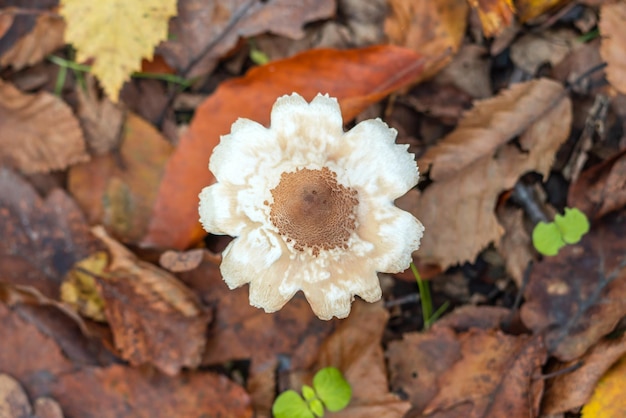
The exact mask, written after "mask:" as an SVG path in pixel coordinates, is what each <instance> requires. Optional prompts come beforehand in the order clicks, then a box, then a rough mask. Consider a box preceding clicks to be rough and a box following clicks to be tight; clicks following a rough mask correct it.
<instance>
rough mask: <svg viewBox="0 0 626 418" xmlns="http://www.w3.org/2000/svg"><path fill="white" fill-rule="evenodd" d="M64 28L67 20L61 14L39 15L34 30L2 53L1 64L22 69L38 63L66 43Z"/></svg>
mask: <svg viewBox="0 0 626 418" xmlns="http://www.w3.org/2000/svg"><path fill="white" fill-rule="evenodd" d="M64 30H65V22H64V21H63V19H62V18H61V16H58V15H55V14H52V13H42V14H40V15H39V16H37V21H36V22H35V27H34V28H33V30H32V31H30V32H29V33H28V34H26V35H24V36H22V37H21V38H20V39H19V40H18V41H17V42H16V43H15V44H13V46H12V47H11V48H10V49H9V50H7V51H6V52H5V53H3V54H1V55H0V66H3V67H6V66H12V67H13V68H14V69H16V70H20V69H22V68H24V67H26V66H29V65H33V64H36V63H38V62H39V61H41V60H43V59H44V58H45V57H46V55H48V54H50V53H51V52H54V51H55V50H56V49H58V48H60V47H62V46H63V45H64V44H65V42H64V41H63V31H64ZM0 37H1V35H0Z"/></svg>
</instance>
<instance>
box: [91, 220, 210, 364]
mask: <svg viewBox="0 0 626 418" xmlns="http://www.w3.org/2000/svg"><path fill="white" fill-rule="evenodd" d="M93 232H94V235H96V236H97V237H98V238H100V239H101V240H102V241H103V242H104V243H105V244H106V245H107V247H108V248H109V251H110V252H111V258H112V260H111V264H110V265H109V267H108V269H107V270H108V271H107V274H106V275H103V276H99V277H96V280H97V282H98V285H99V288H100V291H101V293H102V297H103V299H104V302H105V306H104V311H105V314H106V317H107V320H108V322H109V325H110V326H111V331H112V332H113V339H114V341H115V346H116V347H117V348H118V349H119V350H120V353H121V355H122V357H123V358H124V359H126V360H128V361H129V362H130V363H131V364H133V365H141V364H144V363H152V364H154V365H155V366H156V367H157V368H159V369H160V370H161V371H163V372H164V373H166V374H170V375H174V374H176V373H178V372H179V371H180V369H181V368H182V367H196V366H198V365H199V364H200V360H201V359H202V353H203V351H204V346H205V343H206V330H207V327H208V324H209V321H210V319H211V316H210V315H209V314H208V313H207V312H206V311H205V309H204V308H203V306H202V305H200V302H199V300H198V298H197V297H196V295H195V294H194V293H193V292H191V290H189V289H188V288H187V287H185V286H184V285H183V284H182V283H181V282H179V281H178V279H176V278H175V277H174V276H172V275H171V274H169V273H168V272H166V271H165V270H162V269H160V268H158V267H156V266H154V265H153V264H150V263H146V262H144V261H141V260H138V259H137V258H136V257H135V256H134V255H133V254H132V253H131V252H130V251H128V250H127V249H126V248H125V247H124V246H123V245H121V244H120V243H118V242H117V241H115V240H114V239H112V238H111V237H109V236H108V235H106V233H105V232H104V229H103V228H102V227H96V228H94V230H93Z"/></svg>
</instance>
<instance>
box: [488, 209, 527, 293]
mask: <svg viewBox="0 0 626 418" xmlns="http://www.w3.org/2000/svg"><path fill="white" fill-rule="evenodd" d="M498 221H499V222H500V224H501V225H502V227H503V228H504V230H505V233H504V235H503V236H502V239H501V240H500V241H499V242H498V243H497V244H496V247H497V249H498V251H500V253H502V255H503V256H504V262H505V264H506V269H507V271H508V273H509V274H510V275H511V277H512V278H513V280H515V284H516V285H517V287H518V288H521V287H522V282H523V279H524V272H525V271H526V268H527V267H528V263H530V261H531V260H533V259H534V254H533V249H532V241H531V239H530V235H529V234H528V231H526V228H525V227H524V212H523V211H522V210H521V209H513V208H508V207H502V208H500V209H499V210H498Z"/></svg>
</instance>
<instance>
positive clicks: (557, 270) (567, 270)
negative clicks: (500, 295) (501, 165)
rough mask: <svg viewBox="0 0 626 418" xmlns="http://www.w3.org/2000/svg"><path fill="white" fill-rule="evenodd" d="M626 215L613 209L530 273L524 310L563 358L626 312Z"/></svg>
mask: <svg viewBox="0 0 626 418" xmlns="http://www.w3.org/2000/svg"><path fill="white" fill-rule="evenodd" d="M624 237H626V219H625V218H624V217H623V216H619V214H616V215H613V216H611V215H609V216H607V217H605V218H604V219H603V220H602V222H599V223H596V224H594V225H593V227H592V228H591V230H590V231H589V233H588V234H587V235H585V236H584V237H583V238H582V240H581V241H580V242H579V243H578V244H576V245H568V246H566V247H564V248H563V249H561V251H560V252H559V254H558V255H557V256H555V257H548V258H545V259H544V260H543V261H542V262H541V263H539V264H537V265H536V266H535V267H534V268H533V271H532V273H531V276H530V281H529V283H528V286H527V288H526V292H525V297H526V303H525V304H524V305H522V309H521V316H522V320H523V321H524V323H525V324H526V326H527V327H529V328H530V329H532V330H533V332H534V333H536V334H539V333H543V334H545V341H546V346H547V348H548V351H549V352H550V354H552V355H553V356H555V357H557V358H558V359H560V360H562V361H570V360H573V359H576V358H578V357H579V356H581V355H582V354H583V353H585V351H587V349H589V347H591V346H592V345H594V344H595V343H596V342H597V341H598V340H599V339H600V338H602V337H603V336H605V335H606V334H608V333H609V332H611V331H612V330H613V328H614V327H615V325H616V324H617V322H618V321H619V320H620V319H621V318H622V317H624V315H626V250H625V249H626V241H625V239H624Z"/></svg>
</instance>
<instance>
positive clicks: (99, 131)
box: [76, 76, 126, 155]
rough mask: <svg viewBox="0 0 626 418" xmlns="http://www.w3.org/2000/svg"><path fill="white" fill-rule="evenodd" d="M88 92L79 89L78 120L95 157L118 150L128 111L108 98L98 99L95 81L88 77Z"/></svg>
mask: <svg viewBox="0 0 626 418" xmlns="http://www.w3.org/2000/svg"><path fill="white" fill-rule="evenodd" d="M86 81H87V90H86V91H85V90H83V89H80V88H79V89H77V90H76V92H77V94H78V118H79V120H80V124H81V126H82V127H83V129H84V131H85V140H86V141H87V145H88V146H89V150H90V151H91V152H92V153H93V154H94V155H104V154H106V153H108V152H110V151H112V150H113V149H115V148H117V146H118V145H119V143H120V140H121V137H122V134H123V127H124V124H125V122H126V109H125V108H124V106H123V105H122V104H121V103H113V102H112V101H111V100H110V99H109V98H108V97H106V96H104V97H101V98H100V97H98V92H97V89H96V86H95V83H96V81H95V79H94V78H93V77H92V76H87V79H86Z"/></svg>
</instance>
